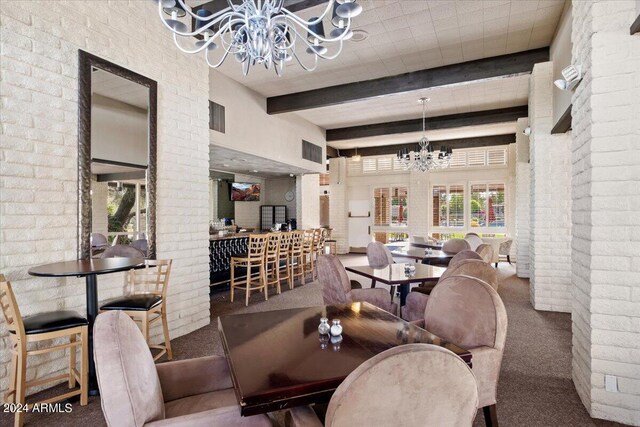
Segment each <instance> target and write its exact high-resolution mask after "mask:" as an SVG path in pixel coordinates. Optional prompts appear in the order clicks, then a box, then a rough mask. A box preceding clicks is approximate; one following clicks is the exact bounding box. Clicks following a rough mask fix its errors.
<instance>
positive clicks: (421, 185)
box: [407, 170, 431, 237]
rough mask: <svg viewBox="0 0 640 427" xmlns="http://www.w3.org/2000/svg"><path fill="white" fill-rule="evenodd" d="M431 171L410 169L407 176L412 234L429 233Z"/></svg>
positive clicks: (424, 235) (422, 234) (423, 234)
mask: <svg viewBox="0 0 640 427" xmlns="http://www.w3.org/2000/svg"><path fill="white" fill-rule="evenodd" d="M430 176H431V173H424V172H416V171H414V170H412V171H411V172H410V178H409V200H408V206H407V208H408V210H409V229H410V230H411V235H412V236H420V237H426V236H427V235H428V234H429V198H430V197H431V192H430V189H429V178H430Z"/></svg>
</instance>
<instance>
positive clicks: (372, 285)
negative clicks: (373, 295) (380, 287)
mask: <svg viewBox="0 0 640 427" xmlns="http://www.w3.org/2000/svg"><path fill="white" fill-rule="evenodd" d="M375 287H376V279H371V288H372V289H373V288H375Z"/></svg>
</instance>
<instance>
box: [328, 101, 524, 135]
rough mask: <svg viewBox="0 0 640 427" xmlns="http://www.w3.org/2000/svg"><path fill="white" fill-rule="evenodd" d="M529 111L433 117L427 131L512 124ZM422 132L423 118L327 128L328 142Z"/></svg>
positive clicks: (501, 111) (503, 111)
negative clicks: (511, 122)
mask: <svg viewBox="0 0 640 427" xmlns="http://www.w3.org/2000/svg"><path fill="white" fill-rule="evenodd" d="M528 111H529V108H528V106H527V105H523V106H520V107H511V108H500V109H497V110H488V111H474V112H472V113H461V114H451V115H447V116H438V117H429V118H428V120H427V122H426V130H428V131H429V130H437V129H453V128H459V127H465V126H477V125H486V124H492V123H504V122H510V121H515V120H517V119H519V118H521V117H527V116H528V115H529V113H528ZM421 130H422V119H411V120H400V121H397V122H388V123H376V124H372V125H362V126H352V127H346V128H338V129H327V142H330V141H342V140H347V139H357V138H367V137H372V136H381V135H393V134H399V133H409V132H419V131H421Z"/></svg>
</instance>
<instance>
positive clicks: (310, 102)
mask: <svg viewBox="0 0 640 427" xmlns="http://www.w3.org/2000/svg"><path fill="white" fill-rule="evenodd" d="M548 60H549V48H547V47H544V48H540V49H533V50H527V51H524V52H517V53H510V54H508V55H501V56H495V57H492V58H484V59H478V60H475V61H468V62H461V63H458V64H451V65H445V66H443V67H437V68H430V69H426V70H420V71H414V72H411V73H405V74H400V75H396V76H390V77H383V78H379V79H373V80H365V81H361V82H353V83H346V84H342V85H337V86H330V87H325V88H321V89H314V90H308V91H304V92H297V93H291V94H287V95H280V96H272V97H270V98H267V113H268V114H280V113H290V112H293V111H301V110H308V109H312V108H320V107H328V106H331V105H339V104H344V103H347V102H354V101H361V100H364V99H370V98H375V97H378V96H385V95H392V94H396V93H404V92H411V91H416V90H421V89H428V88H436V87H442V86H451V85H457V84H464V83H469V82H478V81H483V80H493V79H499V78H507V77H513V76H518V75H523V74H530V73H531V70H533V66H534V65H535V64H536V63H538V62H546V61H548ZM345 72H347V73H348V70H346V71H345Z"/></svg>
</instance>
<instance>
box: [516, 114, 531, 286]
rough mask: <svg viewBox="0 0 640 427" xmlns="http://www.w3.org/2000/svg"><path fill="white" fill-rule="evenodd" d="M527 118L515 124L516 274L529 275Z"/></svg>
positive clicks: (520, 275)
mask: <svg viewBox="0 0 640 427" xmlns="http://www.w3.org/2000/svg"><path fill="white" fill-rule="evenodd" d="M527 126H529V119H527V118H522V119H518V123H517V124H516V237H515V241H514V243H515V244H516V245H517V252H516V275H517V276H518V277H524V278H527V277H529V264H530V261H529V226H530V221H529V219H530V214H531V212H530V199H531V197H530V195H529V193H530V183H531V169H530V166H529V137H528V136H527V135H525V134H523V133H522V132H523V131H524V130H525V128H526V127H527Z"/></svg>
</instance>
